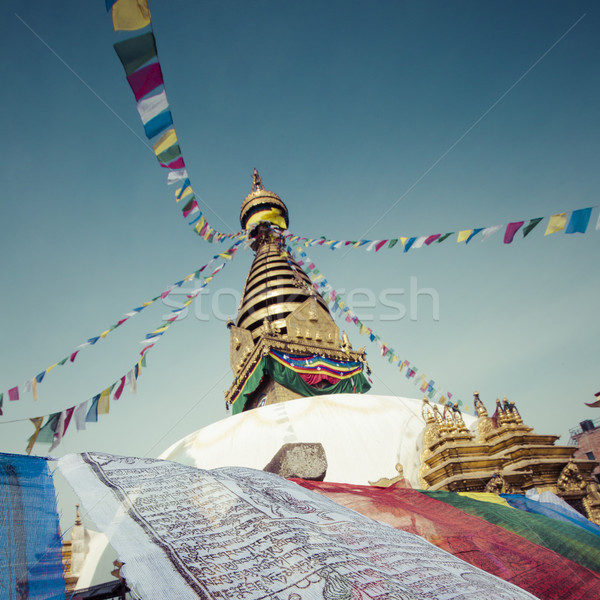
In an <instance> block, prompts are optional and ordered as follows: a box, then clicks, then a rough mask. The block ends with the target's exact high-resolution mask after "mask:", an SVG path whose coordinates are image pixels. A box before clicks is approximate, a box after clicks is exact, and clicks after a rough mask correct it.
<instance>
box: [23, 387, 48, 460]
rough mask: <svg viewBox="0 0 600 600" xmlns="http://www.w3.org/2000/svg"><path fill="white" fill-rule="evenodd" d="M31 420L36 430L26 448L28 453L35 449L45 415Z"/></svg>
mask: <svg viewBox="0 0 600 600" xmlns="http://www.w3.org/2000/svg"><path fill="white" fill-rule="evenodd" d="M34 381H35V380H34ZM29 420H30V421H31V422H32V423H33V425H34V427H35V431H34V432H33V435H32V436H31V437H30V438H29V443H28V444H27V448H25V452H26V453H27V454H31V451H32V450H33V445H34V444H35V441H36V440H37V437H38V435H39V433H40V429H41V428H42V423H43V422H44V417H33V419H29Z"/></svg>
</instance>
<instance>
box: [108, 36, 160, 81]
mask: <svg viewBox="0 0 600 600" xmlns="http://www.w3.org/2000/svg"><path fill="white" fill-rule="evenodd" d="M114 48H115V51H116V53H117V55H118V57H119V60H120V61H121V63H122V64H123V68H124V69H125V73H126V74H127V75H128V76H129V75H131V74H132V73H133V72H134V71H137V70H138V69H139V68H140V67H141V66H142V65H143V64H144V63H147V62H148V61H149V60H150V59H152V58H154V57H156V40H155V39H154V35H153V34H152V32H149V33H144V34H143V35H138V36H136V37H132V38H129V39H127V40H124V41H122V42H118V43H116V44H115V45H114Z"/></svg>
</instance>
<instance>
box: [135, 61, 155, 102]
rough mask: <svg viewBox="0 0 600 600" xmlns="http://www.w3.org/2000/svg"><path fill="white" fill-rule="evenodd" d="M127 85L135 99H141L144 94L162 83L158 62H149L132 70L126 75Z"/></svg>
mask: <svg viewBox="0 0 600 600" xmlns="http://www.w3.org/2000/svg"><path fill="white" fill-rule="evenodd" d="M127 81H128V82H129V86H130V87H131V90H132V91H133V95H134V96H135V99H136V100H141V99H142V98H143V97H144V96H145V95H146V94H149V93H150V92H151V91H152V90H155V89H156V88H157V87H158V86H160V85H163V75H162V71H161V70H160V64H159V63H150V64H149V65H148V66H146V67H142V68H141V69H139V70H137V71H134V72H133V73H132V74H131V75H128V76H127Z"/></svg>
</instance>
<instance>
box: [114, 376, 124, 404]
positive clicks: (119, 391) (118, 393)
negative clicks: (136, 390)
mask: <svg viewBox="0 0 600 600" xmlns="http://www.w3.org/2000/svg"><path fill="white" fill-rule="evenodd" d="M124 387H125V375H123V377H121V383H119V387H118V388H117V391H116V392H115V396H114V399H115V400H118V399H119V398H120V397H121V394H122V393H123V388H124Z"/></svg>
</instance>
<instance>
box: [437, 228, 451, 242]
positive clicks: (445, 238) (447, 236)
mask: <svg viewBox="0 0 600 600" xmlns="http://www.w3.org/2000/svg"><path fill="white" fill-rule="evenodd" d="M453 233H454V231H451V232H450V233H445V234H444V235H443V236H441V237H439V238H438V239H437V243H438V244H441V243H442V242H443V241H444V240H447V239H448V238H449V237H450V236H451V235H452V234H453Z"/></svg>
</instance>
